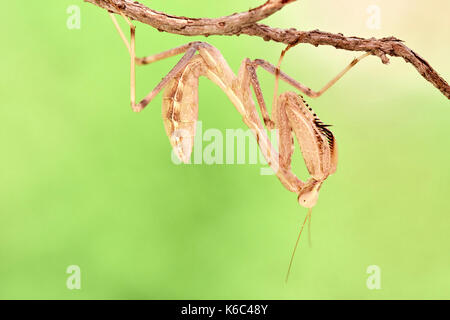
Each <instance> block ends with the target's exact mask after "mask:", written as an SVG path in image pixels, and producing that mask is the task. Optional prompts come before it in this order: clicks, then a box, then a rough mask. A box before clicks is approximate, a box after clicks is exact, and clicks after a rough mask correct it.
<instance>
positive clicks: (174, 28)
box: [84, 0, 450, 99]
mask: <svg viewBox="0 0 450 320" xmlns="http://www.w3.org/2000/svg"><path fill="white" fill-rule="evenodd" d="M84 1H86V2H90V3H92V4H95V5H97V6H99V7H101V8H104V9H106V10H109V11H110V12H115V13H118V10H120V11H122V13H123V14H124V15H126V16H127V17H129V18H131V19H133V20H136V21H140V22H142V23H145V24H148V25H150V26H152V27H154V28H156V29H158V30H159V31H164V32H169V33H174V34H179V35H183V36H199V35H203V36H211V35H227V36H232V35H241V34H246V35H249V36H257V37H261V38H263V39H264V40H266V41H276V42H281V43H285V44H287V45H295V44H298V43H309V44H312V45H314V46H319V45H329V46H333V47H335V48H337V49H343V50H348V51H365V52H369V53H370V54H372V55H375V56H378V57H379V58H380V59H381V61H382V62H383V63H388V62H389V58H388V56H392V57H401V58H403V59H404V60H405V61H406V62H408V63H411V64H412V65H413V66H414V68H416V70H417V71H418V72H419V73H420V74H421V75H422V76H423V77H424V78H425V79H426V80H428V81H429V82H431V83H432V84H433V85H434V86H435V87H436V88H437V89H438V90H440V91H441V92H442V94H444V95H445V96H446V97H447V98H448V99H450V86H449V85H448V83H447V82H446V81H445V80H444V79H443V78H442V77H441V76H440V75H439V74H438V73H437V71H436V70H434V69H433V68H432V67H431V65H430V64H429V63H428V62H427V61H426V60H425V59H424V58H422V57H421V56H419V55H418V54H417V53H415V52H414V51H413V50H411V49H410V48H408V47H407V46H406V45H405V44H404V43H403V41H402V40H399V39H397V38H395V37H387V38H381V39H375V38H370V39H365V38H359V37H346V36H344V35H343V34H340V33H338V34H334V33H328V32H323V31H319V30H313V31H299V30H296V29H293V28H291V29H279V28H272V27H269V26H266V25H263V24H258V23H257V22H258V21H260V20H262V19H265V18H267V17H268V16H270V15H272V14H274V13H275V12H277V11H279V10H280V9H282V8H283V7H284V6H285V5H286V4H288V3H291V2H294V1H296V0H268V1H266V2H265V3H264V4H262V5H261V6H259V7H257V8H254V9H250V10H249V11H245V12H241V13H235V14H232V15H230V16H225V17H220V18H214V19H209V18H188V17H180V16H172V15H168V14H166V13H163V12H158V11H155V10H152V9H150V8H148V7H146V6H144V5H143V4H141V3H139V2H137V1H134V2H133V1H131V0H84Z"/></svg>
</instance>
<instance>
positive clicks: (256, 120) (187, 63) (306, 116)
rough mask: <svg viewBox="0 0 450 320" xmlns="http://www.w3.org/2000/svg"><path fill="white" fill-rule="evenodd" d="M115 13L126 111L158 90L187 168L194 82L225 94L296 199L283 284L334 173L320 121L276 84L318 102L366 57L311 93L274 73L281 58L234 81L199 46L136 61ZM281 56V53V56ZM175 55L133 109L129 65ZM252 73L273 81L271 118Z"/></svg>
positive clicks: (216, 55) (246, 69) (333, 147)
mask: <svg viewBox="0 0 450 320" xmlns="http://www.w3.org/2000/svg"><path fill="white" fill-rule="evenodd" d="M117 11H118V12H119V13H120V14H121V15H122V16H123V17H124V18H125V20H126V22H127V23H128V25H129V27H130V30H131V38H130V41H129V42H128V40H127V39H126V37H125V35H124V34H123V32H122V30H121V28H120V27H119V25H118V22H117V20H116V19H115V17H114V15H113V14H112V13H110V16H111V18H112V20H113V23H114V25H115V27H116V29H117V31H118V32H119V35H120V36H121V38H122V40H123V42H124V43H125V45H126V47H127V48H128V51H129V53H130V57H131V86H130V87H131V107H132V109H133V111H135V112H139V111H141V110H143V109H144V108H145V107H146V106H147V105H148V104H149V103H150V102H151V101H152V99H153V98H154V97H155V96H156V95H157V94H158V93H159V92H160V91H161V90H163V89H164V94H163V103H162V116H163V120H164V126H165V130H166V133H167V135H168V137H169V140H170V143H171V144H172V147H173V149H174V152H175V154H176V155H177V156H178V157H179V158H180V160H181V161H183V162H185V163H188V161H189V159H190V155H191V152H192V146H193V142H194V136H195V129H196V122H197V118H198V79H199V77H200V76H204V77H207V78H208V79H210V80H211V81H213V82H214V83H215V84H217V85H218V86H219V87H220V88H221V89H222V90H223V91H224V92H225V93H226V95H227V96H228V98H229V99H230V100H231V102H232V103H233V104H234V106H235V107H236V109H237V111H238V112H239V113H240V114H241V116H242V119H243V121H244V123H245V124H246V125H247V126H248V127H249V128H250V129H251V130H252V132H253V134H254V136H255V138H256V141H257V143H258V145H259V147H260V149H261V152H262V154H263V155H264V157H265V159H266V161H267V163H268V165H269V166H270V167H271V168H272V169H273V170H274V172H275V174H276V175H277V177H278V179H279V180H280V181H281V183H282V184H283V185H284V187H285V188H286V189H288V190H289V191H291V192H294V193H296V194H297V195H298V202H299V204H300V205H302V206H304V207H306V208H308V209H309V210H308V214H307V216H306V218H305V220H304V222H303V224H302V226H301V229H300V232H299V235H298V238H297V241H296V244H295V247H294V251H293V253H292V257H291V260H290V263H289V269H288V273H287V276H286V281H287V279H288V276H289V272H290V269H291V266H292V261H293V257H294V254H295V251H296V248H297V245H298V242H299V239H300V235H301V233H302V230H303V227H304V225H305V223H306V221H307V220H308V218H309V221H310V219H311V208H312V207H314V205H315V204H316V202H317V199H318V194H319V190H320V188H321V186H322V184H323V182H324V181H325V179H326V178H327V177H328V176H329V175H331V174H333V173H334V172H335V171H336V166H337V144H336V139H335V137H334V135H333V133H332V132H331V131H330V130H329V129H328V125H326V124H324V123H323V122H321V121H320V119H319V118H318V117H317V115H316V114H315V113H314V112H313V111H312V108H310V107H309V105H308V104H307V103H306V102H305V100H304V99H303V97H302V96H301V95H298V94H296V93H294V92H284V93H282V94H280V95H279V96H277V87H278V78H280V79H281V80H283V81H285V82H287V83H288V84H289V85H291V86H293V87H294V88H296V89H298V90H299V91H301V92H303V93H304V94H306V95H307V96H309V97H312V98H315V97H319V96H320V95H322V94H323V93H324V92H325V91H326V90H327V89H328V88H330V87H331V86H332V85H333V84H334V83H335V82H336V81H337V80H339V79H340V78H341V77H342V76H343V75H344V74H345V73H346V72H347V71H348V70H349V69H351V68H352V67H353V66H354V65H355V64H356V63H357V62H359V61H360V60H361V59H363V58H364V57H366V56H368V55H369V53H366V54H364V55H362V56H360V57H358V58H356V59H354V60H353V61H352V62H351V63H350V64H349V65H348V66H347V67H346V68H345V69H344V70H343V71H341V72H340V73H339V74H338V75H337V76H336V77H335V78H333V79H332V80H331V81H330V82H328V83H327V84H326V85H325V86H324V87H323V88H322V89H321V90H320V91H317V92H316V91H313V90H311V89H310V88H308V87H306V86H304V85H302V84H301V83H299V82H297V81H296V80H294V79H293V78H291V77H289V76H288V75H287V74H285V73H284V72H281V71H280V69H279V66H280V64H281V58H282V57H280V61H279V63H278V66H277V67H276V66H274V65H272V64H270V63H268V62H266V61H264V60H261V59H256V60H253V61H251V60H250V59H248V58H245V59H244V60H243V61H242V63H241V66H240V69H239V71H238V74H237V75H236V74H234V73H233V71H232V70H231V68H230V67H229V66H228V64H227V62H226V61H225V59H224V58H223V56H222V54H221V53H220V51H219V50H218V49H216V48H215V47H213V46H211V45H210V44H208V43H205V42H191V43H188V44H186V45H183V46H181V47H177V48H174V49H171V50H168V51H164V52H162V53H159V54H155V55H152V56H148V57H143V58H137V57H136V49H135V26H134V25H133V24H132V23H131V22H130V21H129V19H128V18H127V17H126V16H125V15H123V14H122V13H121V11H120V9H117ZM288 48H289V47H288ZM286 50H287V49H286ZM286 50H285V51H283V54H282V56H283V55H284V53H285V52H286ZM178 54H184V55H183V57H182V58H181V59H180V60H179V62H178V63H177V64H176V65H175V66H174V67H173V68H172V70H170V71H169V73H168V74H167V75H166V76H165V77H164V78H163V79H162V80H161V82H160V83H159V84H158V85H157V86H156V87H155V88H154V89H153V90H152V91H151V92H150V93H149V94H148V95H147V96H146V97H145V98H144V99H142V100H141V101H140V102H139V103H136V96H135V65H136V64H138V65H146V64H150V63H153V62H156V61H159V60H162V59H165V58H168V57H172V56H175V55H178ZM258 67H261V68H263V69H265V70H266V71H268V72H270V73H272V74H273V75H275V77H276V86H275V88H276V89H275V94H274V101H273V106H272V111H271V114H272V117H270V115H269V112H268V110H267V107H266V104H265V101H264V98H263V94H262V91H261V88H260V85H259V81H258V78H257V75H256V69H257V68H258ZM251 88H253V91H254V93H255V97H256V100H257V102H258V105H259V108H260V110H261V115H262V118H263V121H261V120H260V116H259V113H258V111H257V109H256V106H255V103H254V101H253V96H252V91H251ZM263 123H264V125H265V127H266V128H267V129H269V130H273V129H277V130H278V133H279V150H278V151H277V150H275V148H274V147H273V145H272V144H271V141H270V140H269V138H268V136H267V133H266V128H265V127H264V125H263ZM293 135H294V136H295V137H296V138H297V141H298V143H299V145H300V149H301V151H302V154H303V158H304V161H305V164H306V167H307V169H308V171H309V173H310V175H311V177H310V178H309V179H308V180H307V181H306V182H304V181H301V180H300V179H299V178H297V176H296V175H295V174H294V173H293V172H292V170H291V157H292V153H293V151H294V139H293Z"/></svg>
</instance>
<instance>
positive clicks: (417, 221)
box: [0, 0, 450, 299]
mask: <svg viewBox="0 0 450 320" xmlns="http://www.w3.org/2000/svg"><path fill="white" fill-rule="evenodd" d="M206 3H207V4H208V5H205V4H206ZM261 3H262V1H260V0H251V1H238V0H230V1H226V2H216V1H214V2H209V1H208V2H206V1H183V0H172V1H163V0H152V1H144V4H147V5H148V6H150V7H152V8H153V9H156V10H161V11H165V12H167V13H171V14H176V15H185V16H194V17H217V16H222V15H227V14H231V13H233V12H238V11H242V10H246V9H248V8H250V7H254V6H257V5H259V4H261ZM371 4H376V5H378V6H379V8H380V9H381V11H380V13H381V26H380V27H381V28H380V29H378V30H373V29H370V28H368V27H367V26H366V22H367V20H368V19H369V14H368V12H367V11H366V10H367V7H368V6H369V5H371ZM70 5H77V6H79V7H80V9H81V28H80V29H79V30H69V29H68V28H67V27H66V20H67V19H68V17H69V15H68V14H67V13H66V10H67V8H68V7H69V6H70ZM449 10H450V3H449V2H448V1H445V0H439V1H437V0H436V1H431V2H430V1H428V2H426V3H424V2H423V1H418V0H414V1H411V0H409V1H407V0H401V1H395V2H392V1H387V0H378V1H372V0H371V1H369V0H367V1H366V0H358V1H357V0H353V1H339V2H333V1H298V2H297V3H294V4H290V5H288V7H287V8H285V9H284V10H283V11H281V12H279V13H277V14H275V15H274V16H272V17H270V18H269V19H267V20H265V21H264V23H266V24H269V25H272V26H277V27H285V28H288V27H295V28H298V29H302V30H311V29H316V28H318V29H321V30H324V31H329V32H334V33H338V32H342V33H344V34H346V35H358V36H364V37H371V36H375V37H383V36H390V35H394V36H397V37H399V38H401V39H403V40H405V41H406V43H407V45H409V46H410V47H412V48H413V49H414V50H415V51H417V52H418V53H419V54H420V55H422V56H423V57H424V58H426V59H427V60H428V61H429V62H430V63H431V65H432V66H433V67H435V68H436V69H437V70H438V71H439V72H440V73H441V75H442V76H444V77H445V78H446V79H447V80H448V79H450V63H449V62H448V56H449V52H450V48H449V43H448V41H447V40H448V35H449V31H450V20H449V19H448V16H447V14H448V12H449ZM0 15H1V19H0V21H1V22H0V23H1V28H0V30H1V33H2V34H1V37H2V43H3V50H2V59H1V60H0V66H1V70H2V76H1V77H0V96H1V98H0V101H1V108H0V148H1V149H0V150H1V157H0V179H1V184H0V212H1V214H0V261H1V263H0V298H3V299H6V298H8V299H19V298H25V299H35V298H40V299H49V298H58V299H91V298H92V299H94V298H96V299H109V298H111V299H132V298H136V299H166V298H173V299H183V298H193V299H204V298H209V299H221V298H223V299H228V298H234V299H243V298H245V299H253V298H254V299H307V298H309V299H319V298H326V299H337V298H339V299H349V298H356V299H382V298H383V299H391V298H425V299H430V298H450V256H449V252H450V238H449V236H448V235H449V228H450V218H449V212H450V204H449V190H450V170H449V168H448V164H449V163H450V149H449V138H448V137H449V135H450V126H449V123H450V106H449V103H448V100H447V99H446V98H445V97H444V96H443V95H442V94H441V93H440V92H439V91H438V90H436V89H435V88H434V87H433V86H432V85H431V84H429V83H428V82H426V81H425V80H424V79H423V78H422V77H421V76H420V75H419V74H418V73H417V72H416V70H415V69H414V68H413V67H412V66H410V65H407V64H405V63H404V62H403V61H402V60H401V59H396V58H392V59H391V63H390V64H389V65H387V66H385V65H382V64H381V63H380V61H379V59H377V58H375V57H370V58H368V59H366V60H364V61H363V62H361V63H360V64H358V66H357V67H356V68H355V69H353V70H352V71H351V72H350V73H349V74H348V75H346V76H345V77H344V79H343V80H341V81H340V82H339V83H338V84H337V85H336V86H335V87H333V88H332V89H331V90H330V91H329V92H327V93H326V94H325V95H324V96H323V97H321V98H320V99H318V100H314V101H310V104H311V105H312V106H313V107H314V109H315V110H316V111H317V112H318V114H319V115H320V117H321V118H322V119H323V121H324V122H328V123H332V124H333V125H334V127H333V130H334V133H335V135H336V137H337V140H338V142H339V148H340V149H339V151H340V160H339V161H340V162H339V166H338V171H337V173H336V174H335V175H333V176H331V177H330V178H329V179H328V180H327V181H326V183H325V185H324V187H323V188H322V191H321V196H320V199H319V202H318V205H317V206H316V207H315V209H314V211H313V218H312V239H313V247H312V248H308V246H307V245H306V244H307V242H306V241H305V240H306V237H304V238H303V241H302V243H301V245H300V248H299V250H298V251H297V256H296V259H295V262H294V266H293V270H292V274H291V278H290V282H289V283H288V284H287V285H285V284H284V276H285V272H286V269H287V265H288V262H289V258H290V254H291V250H292V247H293V244H294V242H295V238H296V236H297V232H298V227H299V224H300V223H301V222H302V221H303V218H304V215H305V213H306V210H305V209H303V208H301V207H300V206H299V205H298V204H297V202H296V197H295V195H293V194H291V193H289V192H287V191H286V190H285V189H284V188H283V187H282V186H281V184H280V183H279V181H278V180H277V179H276V178H275V177H274V176H261V175H260V174H259V170H260V166H259V165H205V164H204V165H179V166H177V165H174V164H173V163H172V161H171V160H170V150H171V149H170V145H169V141H168V139H167V137H166V135H165V132H164V129H163V124H162V120H161V115H160V108H161V95H159V96H158V98H157V99H156V100H155V101H154V102H152V103H151V105H150V107H149V108H148V109H146V110H145V111H144V112H142V113H140V114H135V113H133V112H131V110H130V108H129V89H128V88H129V87H128V86H129V58H128V55H127V52H126V50H125V47H124V46H123V44H122V43H121V41H120V39H119V37H118V35H117V33H116V31H115V30H114V28H113V25H112V23H111V21H110V19H109V17H108V15H107V14H106V12H105V11H104V10H101V9H99V8H97V7H95V6H93V5H91V4H89V3H84V2H82V1H81V0H58V1H56V0H52V1H47V2H45V4H43V3H42V2H41V1H27V2H23V1H12V2H9V4H8V10H2V11H1V13H0ZM122 25H123V24H122ZM127 34H128V32H127ZM192 40H203V41H205V38H200V37H199V38H185V37H182V36H177V35H171V34H166V33H160V32H158V31H156V30H154V29H152V28H150V27H148V26H145V25H142V24H139V23H137V52H138V55H139V56H143V55H149V54H152V53H157V52H160V51H163V50H166V49H168V48H172V47H175V46H178V45H181V44H184V43H186V42H188V41H192ZM206 40H207V41H208V42H210V43H211V44H213V45H214V46H216V47H217V48H219V49H220V50H221V52H222V53H223V55H224V56H225V58H226V59H227V61H228V62H229V64H230V66H231V67H232V68H233V69H234V70H235V71H237V69H238V67H239V64H240V62H241V61H242V59H243V58H245V57H249V58H252V59H255V58H262V59H266V60H269V61H272V62H274V63H275V62H276V61H277V59H278V56H279V53H280V50H281V49H282V48H283V47H284V46H282V45H280V44H276V43H267V42H264V41H263V40H261V39H259V38H251V37H248V36H240V37H209V38H207V39H206ZM357 55H358V53H354V52H346V51H339V50H336V49H334V48H330V47H319V48H314V47H312V46H310V45H300V46H298V47H296V48H295V49H293V50H291V51H290V52H289V53H288V55H287V57H286V59H285V61H284V63H283V67H284V69H286V70H289V73H290V74H291V75H292V76H293V77H294V78H296V79H298V80H299V81H301V82H302V83H304V84H306V85H308V86H310V87H312V88H315V89H319V88H320V87H321V86H322V85H323V84H324V83H325V82H326V81H328V80H329V79H331V77H333V76H334V75H335V74H337V72H339V71H340V70H341V69H342V68H343V67H344V66H345V65H346V64H348V63H349V62H350V61H351V59H353V57H355V56H357ZM176 61H177V58H171V59H168V60H167V61H162V62H158V63H155V64H154V65H150V66H146V67H141V68H139V69H138V71H137V72H138V76H137V81H138V88H137V89H138V90H137V92H138V97H142V96H143V95H144V94H146V93H147V92H148V90H150V89H151V88H152V87H153V86H154V85H155V84H156V83H157V81H158V80H159V79H160V78H161V77H162V76H163V75H165V73H166V72H167V71H168V70H169V68H171V66H173V65H174V64H175V63H176ZM260 75H261V82H262V85H263V90H264V92H265V94H266V97H267V99H268V101H271V95H272V92H273V77H271V76H270V75H267V74H265V73H264V72H260ZM281 90H288V87H287V86H285V85H282V86H281ZM309 100H311V99H309ZM199 116H200V119H201V120H202V121H203V128H204V130H205V129H207V128H219V129H220V130H225V129H226V128H244V125H243V123H242V121H241V119H240V116H239V114H238V113H237V112H236V110H235V109H234V107H233V105H232V104H231V103H230V102H229V101H228V99H227V97H226V96H225V94H223V93H222V92H221V91H220V90H219V88H217V87H216V86H215V85H214V84H212V83H211V82H209V81H208V80H205V79H202V80H201V81H200V114H199ZM294 162H295V164H294V168H295V169H296V170H297V172H299V173H300V176H301V177H303V178H305V177H306V171H305V169H304V165H303V160H302V158H301V156H300V154H299V152H298V151H297V152H296V155H295V158H294ZM69 265H78V266H80V268H81V290H68V289H67V288H66V279H67V277H68V276H69V275H68V274H66V268H67V267H68V266H69ZM370 265H378V266H379V267H380V268H381V289H380V290H369V289H368V288H367V286H366V280H367V277H368V274H366V269H367V267H368V266H370Z"/></svg>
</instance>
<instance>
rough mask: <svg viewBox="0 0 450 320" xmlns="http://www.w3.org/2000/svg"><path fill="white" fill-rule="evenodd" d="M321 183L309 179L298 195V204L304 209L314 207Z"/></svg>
mask: <svg viewBox="0 0 450 320" xmlns="http://www.w3.org/2000/svg"><path fill="white" fill-rule="evenodd" d="M321 185H322V183H321V182H319V181H317V180H314V179H310V180H309V181H308V182H307V183H306V185H305V187H304V188H303V189H302V190H300V192H299V194H298V203H299V204H300V205H301V206H302V207H305V208H312V207H314V206H315V205H316V203H317V199H318V198H319V189H320V186H321Z"/></svg>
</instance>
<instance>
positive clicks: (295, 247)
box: [285, 208, 312, 283]
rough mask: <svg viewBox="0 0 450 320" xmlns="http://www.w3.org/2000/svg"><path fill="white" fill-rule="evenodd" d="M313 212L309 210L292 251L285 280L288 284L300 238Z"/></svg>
mask: <svg viewBox="0 0 450 320" xmlns="http://www.w3.org/2000/svg"><path fill="white" fill-rule="evenodd" d="M311 212H312V208H309V209H308V213H307V214H306V217H305V221H303V224H302V227H301V228H300V232H299V233H298V237H297V241H296V242H295V246H294V250H293V251H292V256H291V261H290V262H289V267H288V271H287V273H286V280H285V282H286V283H287V282H288V280H289V274H290V273H291V267H292V262H293V261H294V256H295V251H297V246H298V243H299V241H300V236H301V235H302V231H303V228H304V227H305V224H306V220H308V218H309V219H311ZM309 221H311V220H309Z"/></svg>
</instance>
